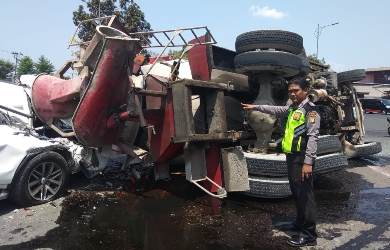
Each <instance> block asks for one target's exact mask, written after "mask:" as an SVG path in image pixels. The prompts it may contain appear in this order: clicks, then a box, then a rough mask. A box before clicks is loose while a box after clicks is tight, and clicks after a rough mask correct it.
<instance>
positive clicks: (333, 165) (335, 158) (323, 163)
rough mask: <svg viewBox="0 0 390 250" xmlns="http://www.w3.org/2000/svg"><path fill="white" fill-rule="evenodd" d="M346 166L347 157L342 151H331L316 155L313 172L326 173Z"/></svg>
mask: <svg viewBox="0 0 390 250" xmlns="http://www.w3.org/2000/svg"><path fill="white" fill-rule="evenodd" d="M347 166H348V158H347V157H346V156H345V155H344V154H343V153H333V154H328V155H323V156H319V157H317V160H316V162H315V164H314V169H313V172H314V174H315V175H317V174H326V173H329V172H333V171H338V170H341V169H344V168H346V167H347Z"/></svg>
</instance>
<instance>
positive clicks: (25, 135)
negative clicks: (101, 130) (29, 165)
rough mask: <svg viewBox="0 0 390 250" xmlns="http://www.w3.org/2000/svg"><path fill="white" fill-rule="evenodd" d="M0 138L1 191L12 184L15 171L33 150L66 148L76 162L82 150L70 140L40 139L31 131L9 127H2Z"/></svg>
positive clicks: (0, 128)
mask: <svg viewBox="0 0 390 250" xmlns="http://www.w3.org/2000/svg"><path fill="white" fill-rule="evenodd" d="M0 138H1V141H0V162H1V164H0V189H1V188H5V187H6V186H7V185H9V184H10V183H11V182H12V178H13V176H14V174H15V171H16V170H17V169H18V167H19V165H20V164H21V162H22V161H23V159H24V158H25V157H26V155H28V154H29V152H31V151H33V150H36V149H43V150H45V149H46V148H47V150H50V148H51V147H53V146H60V147H64V148H66V149H67V150H69V152H70V153H71V154H72V156H73V158H75V161H76V162H78V161H77V158H79V157H78V156H79V155H80V152H81V150H82V147H81V146H78V145H76V144H73V143H72V142H70V141H69V140H66V139H63V138H58V139H54V140H50V139H45V138H40V137H39V136H37V135H35V134H34V133H33V132H31V131H26V130H22V129H18V128H15V127H11V126H8V125H0Z"/></svg>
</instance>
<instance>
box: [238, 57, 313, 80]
mask: <svg viewBox="0 0 390 250" xmlns="http://www.w3.org/2000/svg"><path fill="white" fill-rule="evenodd" d="M234 65H235V68H236V71H237V72H239V73H256V72H265V71H268V72H272V73H273V74H277V75H280V76H283V77H292V76H296V75H299V74H306V73H308V72H309V69H310V68H309V63H308V60H307V58H303V57H300V56H297V55H293V54H290V53H286V52H280V51H249V52H245V53H241V54H238V55H237V56H236V57H235V58H234Z"/></svg>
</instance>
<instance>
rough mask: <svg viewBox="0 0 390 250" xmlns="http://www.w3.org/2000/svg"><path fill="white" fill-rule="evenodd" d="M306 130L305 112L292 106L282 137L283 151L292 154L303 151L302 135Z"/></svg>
mask: <svg viewBox="0 0 390 250" xmlns="http://www.w3.org/2000/svg"><path fill="white" fill-rule="evenodd" d="M305 132H306V117H305V112H304V111H303V110H301V109H293V108H290V109H289V112H288V116H287V121H286V125H285V130H284V135H283V139H282V151H283V153H286V154H290V153H296V152H300V151H301V144H302V137H303V136H304V133H305Z"/></svg>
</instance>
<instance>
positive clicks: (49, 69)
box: [34, 55, 54, 74]
mask: <svg viewBox="0 0 390 250" xmlns="http://www.w3.org/2000/svg"><path fill="white" fill-rule="evenodd" d="M34 67H35V73H36V74H41V73H46V74H50V73H53V71H54V66H53V64H52V63H51V62H50V61H49V60H48V59H47V58H46V57H44V56H43V55H42V56H40V57H39V58H38V62H37V63H35V65H34Z"/></svg>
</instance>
